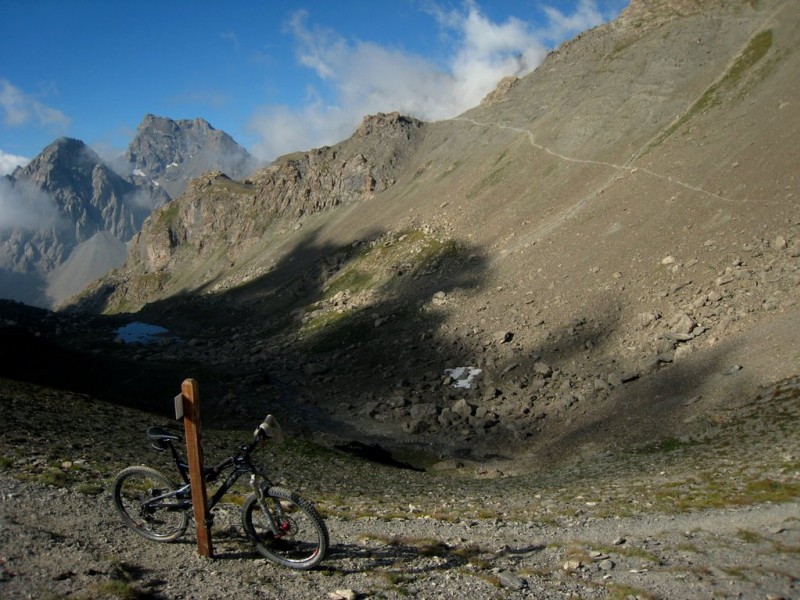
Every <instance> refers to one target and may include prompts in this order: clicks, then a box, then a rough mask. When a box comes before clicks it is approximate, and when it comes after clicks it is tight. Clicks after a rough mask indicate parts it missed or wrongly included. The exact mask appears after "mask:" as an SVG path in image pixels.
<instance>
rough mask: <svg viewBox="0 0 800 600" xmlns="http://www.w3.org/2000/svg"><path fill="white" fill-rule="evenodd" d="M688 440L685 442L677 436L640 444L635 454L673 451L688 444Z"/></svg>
mask: <svg viewBox="0 0 800 600" xmlns="http://www.w3.org/2000/svg"><path fill="white" fill-rule="evenodd" d="M690 445H691V444H690V442H685V441H683V440H680V439H678V438H674V437H669V438H665V439H663V440H659V441H657V442H653V443H652V444H648V445H646V446H642V447H641V448H639V449H638V450H636V453H637V454H664V453H667V452H675V451H676V450H680V449H681V448H685V447H687V446H690Z"/></svg>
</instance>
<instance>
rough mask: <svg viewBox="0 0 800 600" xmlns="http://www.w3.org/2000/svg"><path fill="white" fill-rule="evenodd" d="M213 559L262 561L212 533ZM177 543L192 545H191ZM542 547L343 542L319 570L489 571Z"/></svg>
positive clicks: (237, 541)
mask: <svg viewBox="0 0 800 600" xmlns="http://www.w3.org/2000/svg"><path fill="white" fill-rule="evenodd" d="M212 539H213V545H214V559H216V560H246V559H252V560H257V559H263V558H264V557H263V556H262V555H261V554H259V553H258V551H256V549H255V548H254V547H253V546H252V543H251V542H250V540H249V539H248V538H247V537H245V536H244V535H242V534H241V533H239V532H235V531H226V532H223V533H220V532H214V534H213V536H212ZM178 543H182V544H187V545H188V544H191V545H194V544H195V542H194V541H190V540H181V541H180V542H178ZM545 548H546V546H545V545H543V544H531V545H529V546H522V547H518V548H512V547H508V546H505V547H503V548H501V549H499V550H487V549H485V548H481V547H480V546H477V545H471V544H465V545H449V544H446V543H444V542H439V541H398V540H396V539H390V540H388V541H374V540H373V542H372V543H363V542H362V543H356V542H343V543H336V544H332V545H331V546H330V547H329V549H328V556H327V557H326V558H325V560H324V561H323V562H322V563H321V564H320V566H319V567H318V569H320V570H323V571H327V572H329V573H336V574H340V575H351V574H358V573H374V572H376V571H379V572H383V573H385V574H386V575H387V576H389V577H392V576H400V575H410V574H424V573H433V572H444V571H449V570H452V569H461V568H465V567H466V568H469V567H472V568H476V569H480V570H485V569H491V568H492V567H494V566H499V564H500V563H502V564H504V565H506V564H507V563H508V562H509V561H513V562H516V561H520V560H523V559H524V558H527V557H528V556H530V555H533V554H537V553H539V552H542V551H543V550H545Z"/></svg>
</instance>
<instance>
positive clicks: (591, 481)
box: [0, 378, 800, 599]
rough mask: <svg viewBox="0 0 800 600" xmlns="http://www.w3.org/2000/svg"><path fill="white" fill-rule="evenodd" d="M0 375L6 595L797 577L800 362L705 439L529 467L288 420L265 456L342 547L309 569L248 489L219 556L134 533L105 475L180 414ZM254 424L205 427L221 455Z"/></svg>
mask: <svg viewBox="0 0 800 600" xmlns="http://www.w3.org/2000/svg"><path fill="white" fill-rule="evenodd" d="M2 384H3V385H2V391H3V393H2V395H0V399H1V401H2V413H3V416H4V418H3V422H2V425H0V460H1V461H2V467H3V470H2V471H0V490H2V491H1V492H0V494H1V495H0V523H2V528H1V529H0V596H2V597H4V598H83V599H96V598H223V597H234V596H235V597H242V598H328V597H336V594H338V595H339V596H341V597H359V598H402V597H419V598H465V597H483V598H587V599H588V598H699V597H715V598H725V597H729V598H739V597H746V598H797V597H798V595H800V582H798V579H799V578H800V569H799V568H798V567H799V566H800V563H799V562H798V555H799V553H800V502H799V501H798V498H800V455H799V454H798V448H800V443H798V442H799V441H800V438H799V437H798V436H799V435H800V433H799V432H798V429H797V427H796V423H797V419H798V417H799V416H800V379H798V378H793V379H790V380H786V381H784V382H782V383H781V384H780V385H778V386H773V387H771V388H769V389H764V390H763V391H762V393H761V394H760V395H759V396H758V397H756V398H752V399H751V402H749V403H747V404H746V405H745V406H743V407H741V408H740V409H738V410H737V411H736V412H735V413H733V414H730V415H728V416H727V419H726V420H725V422H724V423H720V425H719V427H717V428H715V429H714V430H713V432H710V433H709V436H708V437H707V438H706V439H704V440H698V441H697V442H695V443H692V444H683V443H680V442H678V441H677V440H674V441H672V442H668V443H662V444H655V445H653V446H651V447H644V448H639V449H637V450H636V451H629V452H622V451H620V452H618V453H615V454H611V453H608V454H605V455H603V456H599V457H594V458H591V459H586V460H582V461H581V460H578V461H571V462H570V463H569V464H566V465H563V466H561V467H560V468H557V469H550V470H546V471H542V472H539V473H536V474H531V475H527V476H520V477H505V478H503V477H497V478H493V479H487V478H486V477H487V473H485V472H483V471H482V468H481V466H480V465H470V466H468V467H464V468H461V469H455V470H452V471H449V472H448V471H429V472H419V471H412V470H408V469H398V468H392V467H388V466H384V465H378V464H375V463H371V462H366V461H364V460H362V459H360V458H357V457H353V456H352V455H349V454H342V453H337V452H333V451H331V450H328V449H325V448H321V447H317V446H314V445H312V444H310V443H308V442H305V441H301V440H297V439H294V440H292V439H290V440H289V441H288V442H287V443H286V444H285V445H283V446H280V447H275V448H273V450H272V451H268V452H265V453H264V455H263V456H262V458H263V459H264V461H265V463H266V464H268V465H270V466H271V468H272V471H273V473H274V474H275V478H276V480H277V481H280V482H282V483H285V484H286V485H289V486H291V487H295V488H297V489H299V490H301V491H302V492H303V493H304V494H305V495H307V496H308V497H310V498H313V499H314V500H315V501H316V503H317V505H318V507H319V509H320V510H321V512H322V513H323V514H324V515H325V516H326V520H327V523H328V526H329V529H330V532H331V543H332V548H331V553H330V557H329V558H328V559H327V560H326V561H325V562H324V563H323V564H322V566H321V567H320V568H319V569H317V570H315V571H313V572H308V573H305V572H293V571H290V570H288V569H283V568H279V567H276V566H274V565H271V564H269V563H267V562H266V561H265V560H264V559H262V558H260V557H259V555H257V554H255V553H254V552H253V549H252V547H251V546H250V544H249V543H248V542H247V540H246V539H245V538H244V536H243V533H242V530H241V527H240V526H239V515H238V505H237V504H236V503H235V502H234V503H230V504H225V505H223V506H221V507H220V508H219V509H218V510H217V517H216V520H215V525H214V530H213V539H214V543H215V550H216V558H215V559H214V560H208V559H203V558H200V557H199V556H198V555H197V552H196V547H195V546H194V535H193V530H191V529H190V533H189V534H187V536H186V538H185V540H182V541H180V542H178V543H175V544H157V543H153V542H149V541H146V540H144V539H143V538H140V537H138V536H137V535H135V534H134V533H133V532H131V531H129V530H127V529H126V528H125V527H124V526H123V525H122V523H121V522H120V520H119V519H118V517H117V515H116V513H115V512H114V509H113V506H112V503H111V497H110V494H109V491H108V490H109V483H110V481H111V479H113V476H114V474H115V472H116V471H117V470H118V469H119V468H121V467H122V466H124V465H127V464H135V463H147V464H151V465H153V466H157V467H158V468H160V469H162V470H164V471H168V464H167V463H166V462H165V458H164V456H163V455H160V454H157V453H155V452H151V451H150V450H149V449H148V445H147V443H146V441H145V439H144V435H143V431H144V429H145V428H146V426H148V425H150V424H153V423H156V424H161V425H164V426H172V427H174V424H173V423H171V422H169V421H166V420H163V419H154V418H153V417H152V416H151V415H148V414H146V413H143V412H140V411H136V410H132V409H126V408H121V407H118V406H114V405H111V404H106V403H102V402H98V401H96V400H94V399H92V398H91V397H88V396H83V395H76V394H71V393H65V392H58V391H52V390H48V389H46V388H39V387H36V386H32V385H28V384H21V383H17V382H11V381H8V380H3V381H2ZM247 435H248V432H246V431H241V430H214V429H207V430H206V431H205V432H204V436H205V445H204V447H205V448H206V456H207V458H208V460H212V461H213V460H216V459H217V458H221V457H222V456H223V455H224V451H225V449H226V448H228V449H230V448H232V447H235V446H236V444H237V443H238V442H239V441H241V440H242V439H245V438H246V437H247ZM237 495H238V494H234V499H235V497H236V496H237Z"/></svg>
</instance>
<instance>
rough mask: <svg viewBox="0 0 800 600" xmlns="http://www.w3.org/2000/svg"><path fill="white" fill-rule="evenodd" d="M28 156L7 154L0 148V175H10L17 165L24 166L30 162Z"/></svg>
mask: <svg viewBox="0 0 800 600" xmlns="http://www.w3.org/2000/svg"><path fill="white" fill-rule="evenodd" d="M30 160H31V159H30V158H25V157H24V156H17V155H16V154H9V153H8V152H3V151H2V150H0V177H2V176H3V175H10V174H11V173H13V172H14V169H16V168H17V167H24V166H25V165H27V164H28V163H29V162H30Z"/></svg>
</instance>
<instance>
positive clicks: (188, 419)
mask: <svg viewBox="0 0 800 600" xmlns="http://www.w3.org/2000/svg"><path fill="white" fill-rule="evenodd" d="M181 395H182V396H183V426H184V429H185V430H186V453H187V457H188V459H189V480H190V481H191V484H192V508H193V509H194V521H195V523H196V526H197V552H198V553H199V554H200V555H201V556H207V557H209V558H213V557H214V549H213V547H212V545H211V524H210V522H209V520H208V498H207V496H206V482H205V478H204V477H203V447H202V445H201V443H200V391H199V388H198V385H197V381H195V380H194V379H185V380H184V381H183V383H182V384H181Z"/></svg>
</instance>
